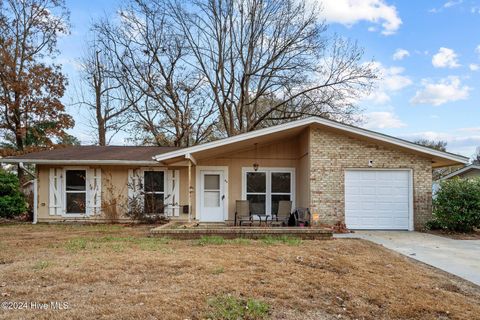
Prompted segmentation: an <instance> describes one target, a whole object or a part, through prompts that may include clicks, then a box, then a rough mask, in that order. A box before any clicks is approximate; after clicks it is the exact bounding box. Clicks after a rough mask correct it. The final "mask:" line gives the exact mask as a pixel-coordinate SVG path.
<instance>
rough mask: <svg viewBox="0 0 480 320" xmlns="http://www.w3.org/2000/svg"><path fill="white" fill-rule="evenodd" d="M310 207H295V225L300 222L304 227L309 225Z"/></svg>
mask: <svg viewBox="0 0 480 320" xmlns="http://www.w3.org/2000/svg"><path fill="white" fill-rule="evenodd" d="M310 219H311V214H310V209H308V208H297V209H295V220H296V221H295V225H296V226H299V225H300V224H301V223H303V224H304V226H305V227H308V226H310Z"/></svg>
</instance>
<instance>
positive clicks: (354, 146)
mask: <svg viewBox="0 0 480 320" xmlns="http://www.w3.org/2000/svg"><path fill="white" fill-rule="evenodd" d="M310 149H311V150H310V157H311V159H310V163H311V171H310V186H311V191H310V192H311V205H310V207H311V208H312V210H313V211H314V212H318V213H319V215H320V219H321V221H322V222H323V223H327V224H334V223H336V222H337V221H345V219H344V218H345V203H344V200H345V194H344V173H345V169H348V168H368V161H369V160H373V167H372V168H395V169H398V168H406V169H412V170H413V188H414V191H413V194H414V199H413V208H414V228H415V230H418V229H421V228H422V227H423V226H424V224H425V222H426V221H428V220H429V219H430V218H431V215H432V165H431V159H427V158H424V157H421V156H419V155H416V154H413V153H409V152H407V151H403V150H400V149H396V148H394V147H386V146H382V145H377V144H375V143H372V142H368V141H366V140H360V139H357V138H353V137H348V136H346V135H344V134H340V133H336V132H332V131H325V130H323V129H318V128H315V129H312V130H311V136H310Z"/></svg>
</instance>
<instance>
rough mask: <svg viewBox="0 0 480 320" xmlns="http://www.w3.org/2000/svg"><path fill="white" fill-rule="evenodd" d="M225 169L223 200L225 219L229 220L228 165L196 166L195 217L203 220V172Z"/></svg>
mask: <svg viewBox="0 0 480 320" xmlns="http://www.w3.org/2000/svg"><path fill="white" fill-rule="evenodd" d="M202 171H223V177H224V179H225V181H224V192H225V199H224V200H223V221H226V220H228V191H229V190H228V182H229V177H228V167H227V166H196V167H195V219H196V220H198V221H202V212H201V208H200V203H201V199H200V197H201V194H200V193H201V190H202V188H201V185H200V184H201V172H202Z"/></svg>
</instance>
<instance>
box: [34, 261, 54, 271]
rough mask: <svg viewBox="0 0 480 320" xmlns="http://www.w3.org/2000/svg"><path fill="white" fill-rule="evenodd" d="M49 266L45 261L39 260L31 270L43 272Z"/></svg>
mask: <svg viewBox="0 0 480 320" xmlns="http://www.w3.org/2000/svg"><path fill="white" fill-rule="evenodd" d="M50 265H51V264H50V262H48V261H45V260H40V261H37V262H36V263H35V264H34V265H33V270H44V269H46V268H48V267H49V266H50Z"/></svg>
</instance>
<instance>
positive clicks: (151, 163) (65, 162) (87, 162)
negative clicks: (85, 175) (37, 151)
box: [0, 158, 158, 166]
mask: <svg viewBox="0 0 480 320" xmlns="http://www.w3.org/2000/svg"><path fill="white" fill-rule="evenodd" d="M0 163H34V164H55V165H82V164H84V165H92V164H96V165H136V166H154V165H156V166H158V162H157V161H152V160H150V161H149V160H143V161H133V160H48V159H15V158H10V159H9V158H1V159H0Z"/></svg>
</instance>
